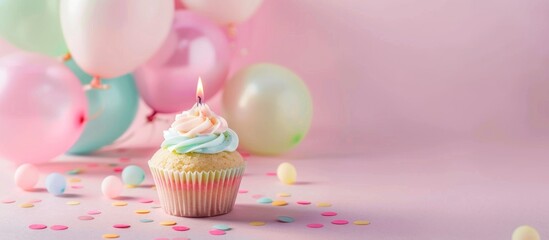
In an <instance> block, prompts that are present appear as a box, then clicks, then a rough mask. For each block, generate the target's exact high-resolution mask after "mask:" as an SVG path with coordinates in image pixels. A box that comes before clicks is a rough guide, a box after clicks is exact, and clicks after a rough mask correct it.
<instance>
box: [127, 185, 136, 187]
mask: <svg viewBox="0 0 549 240" xmlns="http://www.w3.org/2000/svg"><path fill="white" fill-rule="evenodd" d="M126 188H137V185H126Z"/></svg>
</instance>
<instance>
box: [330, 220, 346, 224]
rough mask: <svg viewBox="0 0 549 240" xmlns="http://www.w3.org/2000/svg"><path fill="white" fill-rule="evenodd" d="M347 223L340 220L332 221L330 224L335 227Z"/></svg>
mask: <svg viewBox="0 0 549 240" xmlns="http://www.w3.org/2000/svg"><path fill="white" fill-rule="evenodd" d="M348 223H349V221H347V220H342V219H339V220H333V221H332V224H335V225H345V224H348Z"/></svg>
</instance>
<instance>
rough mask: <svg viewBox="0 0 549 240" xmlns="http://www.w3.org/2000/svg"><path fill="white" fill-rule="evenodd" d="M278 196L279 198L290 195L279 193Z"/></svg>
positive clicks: (289, 195)
mask: <svg viewBox="0 0 549 240" xmlns="http://www.w3.org/2000/svg"><path fill="white" fill-rule="evenodd" d="M278 196H279V197H291V196H292V194H289V193H279V194H278Z"/></svg>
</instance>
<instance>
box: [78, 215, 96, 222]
mask: <svg viewBox="0 0 549 240" xmlns="http://www.w3.org/2000/svg"><path fill="white" fill-rule="evenodd" d="M93 219H95V218H94V217H92V216H80V217H78V220H84V221H87V220H93Z"/></svg>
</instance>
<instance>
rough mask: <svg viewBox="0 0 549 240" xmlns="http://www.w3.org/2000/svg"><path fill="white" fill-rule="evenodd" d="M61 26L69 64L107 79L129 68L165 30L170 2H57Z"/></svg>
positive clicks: (171, 7)
mask: <svg viewBox="0 0 549 240" xmlns="http://www.w3.org/2000/svg"><path fill="white" fill-rule="evenodd" d="M60 7H61V11H60V12H61V25H62V29H63V34H64V36H65V40H66V41H67V46H68V48H69V50H70V52H71V54H72V57H73V58H74V60H75V61H76V62H77V63H78V65H79V66H80V67H81V68H82V69H84V71H86V72H87V73H89V74H91V75H94V76H97V77H101V78H113V77H118V76H120V75H123V74H126V73H129V72H131V71H133V70H135V69H136V68H137V67H138V66H139V65H141V64H143V63H145V62H146V61H147V60H148V59H149V58H151V57H152V55H153V54H154V53H156V51H157V50H158V49H159V48H160V46H161V45H162V43H163V42H164V40H165V39H166V37H167V36H168V34H169V31H170V29H171V25H172V21H173V15H174V9H175V6H174V2H173V0H61V6H60Z"/></svg>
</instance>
